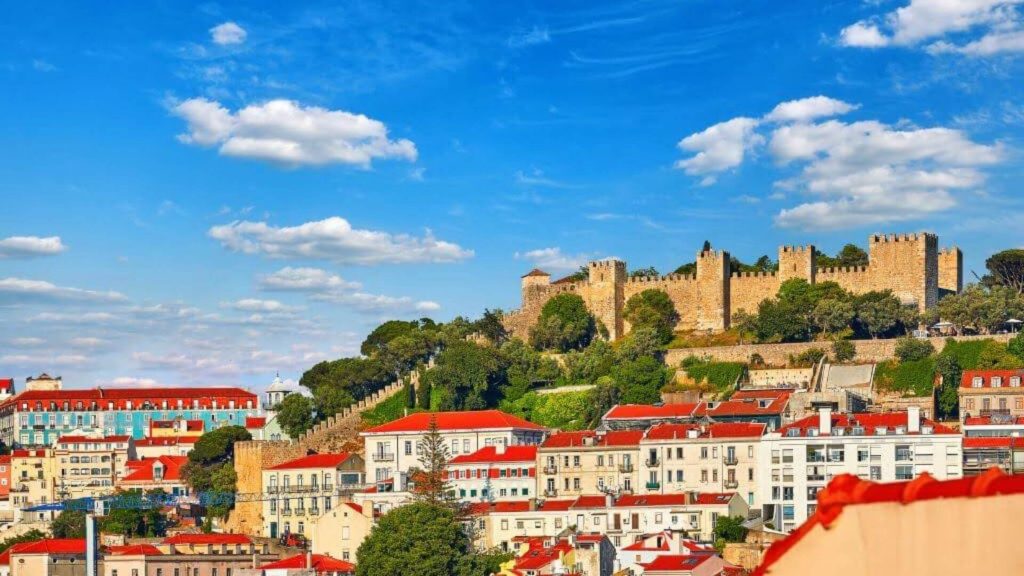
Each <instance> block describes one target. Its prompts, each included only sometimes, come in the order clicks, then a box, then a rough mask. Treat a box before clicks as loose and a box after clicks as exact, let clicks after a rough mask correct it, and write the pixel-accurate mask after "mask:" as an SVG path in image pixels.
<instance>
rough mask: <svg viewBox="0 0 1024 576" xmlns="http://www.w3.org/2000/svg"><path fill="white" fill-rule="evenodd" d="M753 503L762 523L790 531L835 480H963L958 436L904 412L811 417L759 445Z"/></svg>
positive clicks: (911, 410)
mask: <svg viewBox="0 0 1024 576" xmlns="http://www.w3.org/2000/svg"><path fill="white" fill-rule="evenodd" d="M761 448H762V451H763V452H762V454H761V462H763V464H762V465H761V466H760V468H759V470H760V472H761V474H763V476H762V477H761V478H759V479H758V487H759V491H760V497H759V499H758V501H759V502H761V503H762V509H763V518H764V520H765V522H767V523H771V524H773V525H774V526H775V527H776V528H777V529H781V530H785V531H787V532H788V531H790V530H793V529H794V528H796V527H797V526H799V525H800V524H802V523H803V522H804V520H806V519H807V517H808V516H810V515H811V514H813V513H814V510H815V508H816V506H817V495H818V491H819V490H821V489H822V488H824V487H825V485H826V484H827V483H828V482H829V481H830V480H831V479H832V478H833V477H835V476H837V475H839V474H853V475H855V476H859V477H861V478H864V479H866V480H875V481H880V482H893V481H897V480H909V479H911V478H914V477H915V476H917V475H919V474H921V473H922V472H928V473H929V474H931V475H932V476H934V477H935V478H937V479H939V480H945V479H948V478H960V477H961V476H962V453H961V445H960V435H959V434H958V433H957V432H956V431H955V430H953V429H952V428H949V427H947V426H942V425H940V424H936V423H934V422H932V421H930V420H923V419H922V418H921V415H920V412H919V410H918V409H917V408H915V407H911V408H909V409H908V410H907V411H905V412H887V413H862V414H833V413H832V412H831V410H830V409H828V408H822V409H821V410H819V412H818V414H817V415H814V416H809V417H807V418H804V419H802V420H798V421H796V422H794V423H792V424H790V425H788V426H784V427H782V428H781V429H779V430H778V431H777V432H773V433H771V434H768V435H767V436H765V437H764V439H763V440H762V441H761Z"/></svg>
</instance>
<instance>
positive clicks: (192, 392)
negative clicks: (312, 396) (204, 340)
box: [0, 387, 259, 411]
mask: <svg viewBox="0 0 1024 576" xmlns="http://www.w3.org/2000/svg"><path fill="white" fill-rule="evenodd" d="M165 400H166V401H167V405H168V406H169V407H170V406H176V404H177V402H176V401H177V400H182V401H186V400H187V403H186V404H185V406H186V407H189V408H191V403H192V401H193V400H196V401H198V402H199V406H200V407H201V408H211V407H213V402H214V401H216V402H217V406H218V407H226V406H228V403H229V401H230V400H234V401H235V406H236V407H238V408H245V403H246V401H251V402H252V405H253V407H254V408H255V407H257V406H259V397H258V396H256V394H253V393H252V392H249V391H248V390H245V389H243V388H233V387H232V388H228V387H216V388H212V387H211V388H199V387H197V388H90V389H82V390H72V389H69V390H27V391H25V392H22V393H21V394H18V395H17V396H15V397H13V398H10V399H8V400H7V401H5V402H4V403H3V404H0V408H13V407H15V406H20V405H21V404H22V403H27V404H28V409H29V410H35V403H36V402H39V403H41V404H42V410H43V411H48V410H49V409H50V402H54V403H56V404H57V408H58V409H60V408H61V405H62V403H63V402H69V403H71V402H77V401H82V402H83V404H84V405H85V406H86V407H88V406H89V405H90V404H91V403H92V402H95V403H96V405H97V408H99V409H102V410H106V409H107V404H108V403H113V404H114V407H115V408H117V409H122V410H123V409H127V403H128V402H129V401H131V402H132V407H133V409H136V410H138V409H141V408H142V404H143V403H144V402H147V401H148V402H149V403H150V404H152V405H154V406H159V405H161V404H162V402H163V401H165Z"/></svg>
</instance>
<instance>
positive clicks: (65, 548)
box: [11, 538, 85, 555]
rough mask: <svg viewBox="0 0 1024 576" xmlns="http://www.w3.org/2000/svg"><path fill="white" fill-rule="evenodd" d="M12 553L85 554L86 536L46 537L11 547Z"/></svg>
mask: <svg viewBox="0 0 1024 576" xmlns="http://www.w3.org/2000/svg"><path fill="white" fill-rule="evenodd" d="M11 554H12V555H13V554H85V538H46V539H43V540H36V541H34V542H22V543H21V544H15V545H14V546H12V547H11Z"/></svg>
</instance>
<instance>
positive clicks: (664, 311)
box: [622, 289, 679, 344]
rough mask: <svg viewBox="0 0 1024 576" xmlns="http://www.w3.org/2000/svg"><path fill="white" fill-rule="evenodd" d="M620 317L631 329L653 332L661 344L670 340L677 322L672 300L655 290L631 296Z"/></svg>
mask: <svg viewBox="0 0 1024 576" xmlns="http://www.w3.org/2000/svg"><path fill="white" fill-rule="evenodd" d="M622 317H623V318H625V319H626V320H627V321H628V322H629V323H630V324H631V325H632V327H633V329H636V328H637V327H646V328H651V329H652V330H654V332H655V333H656V334H657V336H658V339H659V340H660V341H661V343H662V344H667V343H668V342H669V341H670V340H672V330H673V329H674V327H675V325H676V322H678V321H679V313H678V312H676V307H675V305H674V304H673V303H672V299H671V298H669V295H668V294H666V293H665V292H664V291H662V290H656V289H650V290H644V291H643V292H640V293H639V294H634V295H633V296H631V297H630V298H629V300H628V301H627V302H626V306H625V308H623V311H622Z"/></svg>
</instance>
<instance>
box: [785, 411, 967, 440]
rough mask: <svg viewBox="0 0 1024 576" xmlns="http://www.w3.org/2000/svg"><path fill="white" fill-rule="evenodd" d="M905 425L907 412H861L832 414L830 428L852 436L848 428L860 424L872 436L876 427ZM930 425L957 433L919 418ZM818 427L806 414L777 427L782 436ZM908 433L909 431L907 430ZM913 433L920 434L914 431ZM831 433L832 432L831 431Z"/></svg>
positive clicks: (889, 429) (937, 430)
mask: <svg viewBox="0 0 1024 576" xmlns="http://www.w3.org/2000/svg"><path fill="white" fill-rule="evenodd" d="M906 425H907V413H906V412H881V413H874V412H863V413H858V414H832V429H833V430H835V429H836V428H845V429H846V435H847V436H852V435H853V434H851V431H850V428H851V427H853V426H860V427H862V428H864V434H863V435H864V436H874V435H875V430H876V429H877V428H881V427H884V428H886V429H887V430H886V433H888V434H893V433H894V432H893V429H894V428H896V427H897V426H906ZM924 426H931V427H932V433H933V434H957V431H956V430H953V429H952V428H950V427H949V426H945V425H942V424H936V423H935V422H933V421H931V420H928V419H927V418H921V427H922V428H923V427H924ZM811 429H813V430H817V429H818V415H817V414H815V415H813V416H808V417H806V418H803V419H801V420H797V421H796V422H793V423H792V424H789V425H787V426H783V427H782V428H779V430H778V432H779V434H781V435H782V436H783V437H785V436H788V435H790V434H792V433H791V432H790V430H798V431H799V434H798V435H800V436H805V435H806V434H807V431H808V430H811ZM908 434H909V432H908ZM915 434H920V432H916V433H915ZM833 435H835V434H834V432H833Z"/></svg>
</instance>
